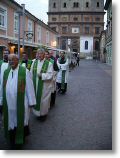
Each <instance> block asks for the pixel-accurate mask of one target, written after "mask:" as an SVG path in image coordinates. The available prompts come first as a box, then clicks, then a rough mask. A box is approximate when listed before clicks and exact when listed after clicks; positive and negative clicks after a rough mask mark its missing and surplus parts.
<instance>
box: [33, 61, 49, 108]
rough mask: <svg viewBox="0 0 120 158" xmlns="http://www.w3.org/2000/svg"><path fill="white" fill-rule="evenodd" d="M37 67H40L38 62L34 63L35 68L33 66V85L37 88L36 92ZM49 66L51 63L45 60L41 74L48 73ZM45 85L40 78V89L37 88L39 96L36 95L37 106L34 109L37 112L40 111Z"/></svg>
mask: <svg viewBox="0 0 120 158" xmlns="http://www.w3.org/2000/svg"><path fill="white" fill-rule="evenodd" d="M37 65H38V60H36V61H35V62H34V66H33V83H34V87H35V92H36V77H37ZM48 66H49V61H48V60H45V61H44V63H43V65H42V69H41V73H46V72H47V69H48ZM43 84H44V81H43V80H42V79H40V78H39V80H38V87H37V94H36V101H37V104H36V106H35V107H34V109H35V110H36V111H40V103H41V97H42V92H43Z"/></svg>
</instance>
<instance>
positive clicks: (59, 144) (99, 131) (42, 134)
mask: <svg viewBox="0 0 120 158" xmlns="http://www.w3.org/2000/svg"><path fill="white" fill-rule="evenodd" d="M111 68H112V67H111V66H108V65H106V64H102V63H99V62H95V61H92V60H81V61H80V66H79V67H76V68H75V69H74V70H72V71H71V72H70V73H69V83H68V91H67V93H66V94H65V95H60V94H57V100H56V106H55V107H54V108H53V109H51V110H50V112H49V115H48V118H47V120H46V121H45V122H40V121H38V120H37V119H36V117H35V116H33V114H31V116H30V129H31V135H30V136H29V137H28V139H27V141H26V144H25V145H24V146H23V149H34V150H35V149H38V150H69V149H70V150H87V149H89V150H109V149H112V70H111ZM8 148H9V147H8V145H7V144H6V141H5V139H4V133H3V128H2V127H1V116H0V149H8Z"/></svg>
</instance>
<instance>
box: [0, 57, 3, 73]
mask: <svg viewBox="0 0 120 158" xmlns="http://www.w3.org/2000/svg"><path fill="white" fill-rule="evenodd" d="M2 63H3V60H0V72H1V66H2Z"/></svg>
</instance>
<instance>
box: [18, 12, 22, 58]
mask: <svg viewBox="0 0 120 158" xmlns="http://www.w3.org/2000/svg"><path fill="white" fill-rule="evenodd" d="M17 13H18V57H19V58H20V17H21V16H22V15H23V12H22V11H17Z"/></svg>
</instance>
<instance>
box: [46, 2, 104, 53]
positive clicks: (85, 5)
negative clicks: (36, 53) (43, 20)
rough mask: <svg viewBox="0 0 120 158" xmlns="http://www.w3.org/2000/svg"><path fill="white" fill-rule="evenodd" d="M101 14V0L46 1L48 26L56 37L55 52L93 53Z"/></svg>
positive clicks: (96, 43) (101, 20)
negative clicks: (57, 35)
mask: <svg viewBox="0 0 120 158" xmlns="http://www.w3.org/2000/svg"><path fill="white" fill-rule="evenodd" d="M104 13H105V12H104V0H49V11H48V25H49V26H50V27H51V28H52V29H53V30H55V31H57V32H58V33H59V48H61V49H64V50H67V49H68V46H69V44H70V46H69V47H70V49H71V51H73V52H80V53H85V54H87V53H95V52H97V51H99V36H100V33H101V31H103V30H104ZM93 55H94V54H93Z"/></svg>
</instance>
